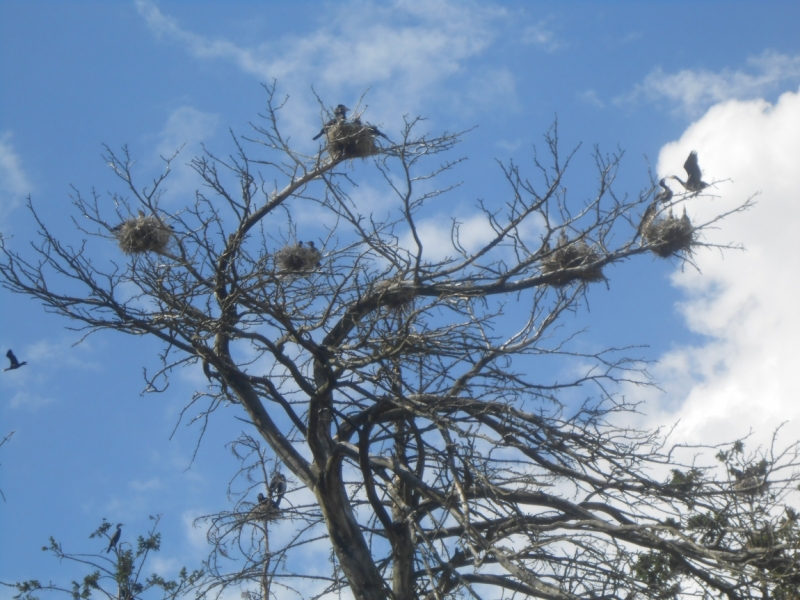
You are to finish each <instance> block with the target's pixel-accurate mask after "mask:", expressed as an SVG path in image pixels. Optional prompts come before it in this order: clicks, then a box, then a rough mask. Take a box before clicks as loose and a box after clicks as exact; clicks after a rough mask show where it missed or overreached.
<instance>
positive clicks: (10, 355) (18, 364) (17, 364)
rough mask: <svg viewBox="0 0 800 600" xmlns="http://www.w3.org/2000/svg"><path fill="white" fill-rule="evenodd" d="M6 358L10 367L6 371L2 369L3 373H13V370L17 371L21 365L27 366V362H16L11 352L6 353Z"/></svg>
mask: <svg viewBox="0 0 800 600" xmlns="http://www.w3.org/2000/svg"><path fill="white" fill-rule="evenodd" d="M6 356H7V357H8V360H9V361H11V366H10V367H8V368H6V369H3V371H13V370H14V369H19V368H20V367H21V366H22V365H27V364H28V361H22V362H19V361H18V360H17V357H16V356H14V353H13V352H12V351H11V350H9V351H8V352H6Z"/></svg>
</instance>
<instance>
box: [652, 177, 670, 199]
mask: <svg viewBox="0 0 800 600" xmlns="http://www.w3.org/2000/svg"><path fill="white" fill-rule="evenodd" d="M658 185H660V186H661V187H662V188H664V189H662V190H660V191H659V192H658V193H657V194H656V202H663V203H664V204H666V203H667V202H669V201H670V200H672V190H671V189H670V188H669V186H668V185H667V178H666V177H664V178H663V179H662V180H661V181H659V182H658Z"/></svg>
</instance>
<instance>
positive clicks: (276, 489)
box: [269, 473, 286, 508]
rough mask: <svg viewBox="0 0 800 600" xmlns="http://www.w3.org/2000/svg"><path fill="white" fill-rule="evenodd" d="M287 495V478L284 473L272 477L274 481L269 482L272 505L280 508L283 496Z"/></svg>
mask: <svg viewBox="0 0 800 600" xmlns="http://www.w3.org/2000/svg"><path fill="white" fill-rule="evenodd" d="M285 493H286V477H284V475H283V473H275V474H274V475H273V476H272V481H270V482H269V495H270V497H271V498H272V504H273V506H275V508H278V506H280V503H281V499H282V498H283V495H284V494H285Z"/></svg>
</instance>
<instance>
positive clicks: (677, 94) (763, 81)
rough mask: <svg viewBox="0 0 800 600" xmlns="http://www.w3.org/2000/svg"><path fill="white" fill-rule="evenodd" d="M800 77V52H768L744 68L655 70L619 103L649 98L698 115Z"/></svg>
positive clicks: (618, 101)
mask: <svg viewBox="0 0 800 600" xmlns="http://www.w3.org/2000/svg"><path fill="white" fill-rule="evenodd" d="M799 79H800V56H786V55H783V54H777V53H773V52H765V53H764V54H762V55H760V56H756V57H751V58H750V59H749V60H748V61H747V67H746V68H744V69H737V70H732V69H723V70H722V71H720V72H713V71H708V70H705V69H699V70H692V69H684V70H682V71H678V72H677V73H665V72H664V70H663V69H661V68H657V69H655V70H653V71H652V72H651V73H650V74H649V75H647V77H645V79H644V81H643V82H642V83H640V84H637V85H636V87H635V88H634V90H633V92H632V93H631V94H629V95H627V96H625V97H622V98H618V99H617V103H621V102H631V101H639V100H646V101H651V102H659V101H664V100H665V101H667V102H668V103H669V104H671V105H673V106H675V107H676V108H677V109H678V110H679V111H682V112H684V113H686V114H689V115H697V114H699V112H700V111H702V110H705V109H706V108H708V107H709V106H711V105H712V104H715V103H719V102H724V101H727V100H730V99H733V98H737V99H742V98H757V97H759V96H763V95H764V94H767V93H769V92H773V91H775V89H776V88H777V87H778V85H780V84H781V83H785V82H787V81H797V80H799Z"/></svg>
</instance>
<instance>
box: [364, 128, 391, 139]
mask: <svg viewBox="0 0 800 600" xmlns="http://www.w3.org/2000/svg"><path fill="white" fill-rule="evenodd" d="M369 132H370V133H371V134H372V135H379V136H381V137H382V138H383V139H385V140H388V139H389V136H387V135H386V134H385V133H383V132H382V131H381V130H380V129H378V128H377V127H375V126H374V125H370V126H369ZM390 141H391V140H390Z"/></svg>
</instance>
